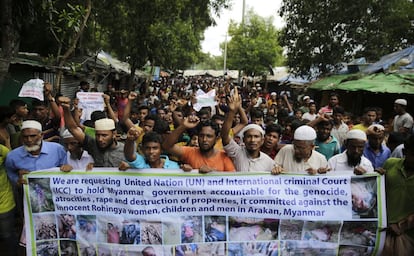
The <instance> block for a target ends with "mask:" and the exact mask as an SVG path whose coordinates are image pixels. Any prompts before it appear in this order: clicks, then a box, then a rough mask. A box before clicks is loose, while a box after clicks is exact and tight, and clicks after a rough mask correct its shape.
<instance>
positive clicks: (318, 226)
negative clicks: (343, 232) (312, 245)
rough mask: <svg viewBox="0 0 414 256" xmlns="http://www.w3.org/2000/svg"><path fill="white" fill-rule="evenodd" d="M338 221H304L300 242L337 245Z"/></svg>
mask: <svg viewBox="0 0 414 256" xmlns="http://www.w3.org/2000/svg"><path fill="white" fill-rule="evenodd" d="M340 228H341V222H340V221H306V222H305V224H304V225H303V238H302V240H310V241H320V242H328V243H338V241H339V229H340Z"/></svg>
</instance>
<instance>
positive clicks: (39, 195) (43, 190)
mask: <svg viewBox="0 0 414 256" xmlns="http://www.w3.org/2000/svg"><path fill="white" fill-rule="evenodd" d="M29 195H30V206H31V208H32V212H33V213H36V212H50V211H54V210H55V205H54V203H53V197H52V191H51V190H50V178H31V179H29Z"/></svg>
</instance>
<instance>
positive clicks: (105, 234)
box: [97, 215, 124, 244]
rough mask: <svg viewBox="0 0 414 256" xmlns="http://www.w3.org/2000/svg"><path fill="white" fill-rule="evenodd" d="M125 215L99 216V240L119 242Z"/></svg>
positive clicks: (102, 241)
mask: <svg viewBox="0 0 414 256" xmlns="http://www.w3.org/2000/svg"><path fill="white" fill-rule="evenodd" d="M123 220H124V218H123V217H117V216H106V215H105V216H97V223H98V224H97V225H98V242H101V243H112V244H119V243H120V238H121V228H122V222H123Z"/></svg>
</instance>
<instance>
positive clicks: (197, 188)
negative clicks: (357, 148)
mask: <svg viewBox="0 0 414 256" xmlns="http://www.w3.org/2000/svg"><path fill="white" fill-rule="evenodd" d="M27 178H28V185H25V186H24V189H25V197H24V199H25V200H24V201H25V204H24V206H25V222H26V238H27V252H28V255H99V256H104V255H183V256H184V255H206V256H207V255H208V256H210V255H231V256H232V255H234V256H236V255H297V254H302V253H304V252H307V253H309V252H310V253H311V255H316V254H323V255H377V254H379V252H380V251H381V248H382V244H383V241H384V236H385V233H383V232H380V230H381V229H382V228H383V227H385V225H386V218H385V215H386V212H385V195H384V182H383V177H381V176H376V175H372V176H352V177H351V176H349V175H327V176H322V175H318V176H308V175H306V176H305V175H278V176H274V175H269V174H268V173H267V174H264V173H258V174H231V175H228V174H221V173H216V174H209V175H199V174H194V173H170V172H167V173H166V171H165V170H159V169H151V170H147V171H145V170H144V171H139V172H138V171H132V170H131V171H127V172H120V171H118V170H114V169H100V168H97V169H96V170H95V169H94V171H92V172H81V171H72V172H70V173H62V172H58V171H56V170H48V171H37V172H32V173H30V174H29V175H27Z"/></svg>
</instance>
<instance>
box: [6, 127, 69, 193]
mask: <svg viewBox="0 0 414 256" xmlns="http://www.w3.org/2000/svg"><path fill="white" fill-rule="evenodd" d="M21 137H22V140H23V145H22V146H20V147H18V148H16V149H14V150H12V151H10V153H9V154H8V155H7V159H6V163H5V166H6V170H7V175H8V176H9V179H10V181H11V182H12V184H13V185H20V184H24V183H26V182H25V181H24V180H23V175H24V174H26V173H29V172H31V171H37V170H44V169H49V168H53V167H60V169H61V170H62V171H70V170H71V168H70V167H69V166H68V165H67V161H66V151H65V149H64V148H63V146H62V145H60V144H58V143H55V142H47V141H44V140H43V135H42V125H41V124H40V123H39V122H37V121H35V120H27V121H24V122H23V124H22V131H21Z"/></svg>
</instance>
